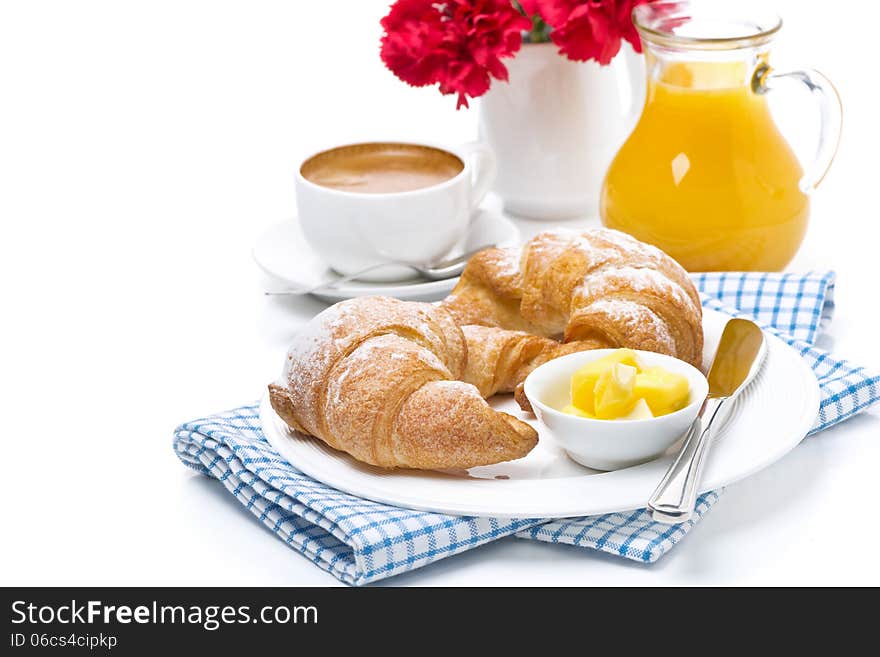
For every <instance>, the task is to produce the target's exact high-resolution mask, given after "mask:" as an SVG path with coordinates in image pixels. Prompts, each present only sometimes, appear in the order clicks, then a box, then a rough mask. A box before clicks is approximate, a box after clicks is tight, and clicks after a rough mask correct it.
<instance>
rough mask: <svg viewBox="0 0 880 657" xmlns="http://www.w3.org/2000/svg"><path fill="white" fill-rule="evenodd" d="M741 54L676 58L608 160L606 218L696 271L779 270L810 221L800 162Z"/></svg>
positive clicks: (650, 89) (603, 207) (603, 201)
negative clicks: (737, 58)
mask: <svg viewBox="0 0 880 657" xmlns="http://www.w3.org/2000/svg"><path fill="white" fill-rule="evenodd" d="M750 78H751V76H750V74H749V72H748V71H747V70H746V65H745V63H743V62H686V63H685V62H676V63H673V64H671V65H669V66H667V67H666V68H665V70H663V71H662V72H661V73H660V74H658V75H657V76H655V79H649V81H648V90H647V99H646V102H645V107H644V110H643V113H642V116H641V119H640V121H639V123H638V125H637V126H636V128H635V130H634V131H633V133H632V135H631V136H630V137H629V139H628V140H627V142H626V143H625V144H624V145H623V147H622V148H621V150H620V152H619V153H618V154H617V156H616V157H615V159H614V161H613V162H612V163H611V166H610V168H609V169H608V174H607V176H606V178H605V184H604V186H603V190H602V198H601V213H602V220H603V223H604V224H605V225H606V226H608V227H610V228H617V229H619V230H622V231H625V232H627V233H630V234H631V235H633V236H635V237H636V238H638V239H640V240H643V241H645V242H649V243H652V244H655V245H656V246H658V247H660V248H661V249H663V250H664V251H666V252H667V253H668V254H669V255H671V256H672V257H673V258H675V259H676V260H678V261H679V262H680V263H681V264H682V265H683V266H684V267H685V268H686V269H688V270H689V271H715V270H752V271H757V270H760V271H775V270H780V269H782V268H783V267H785V266H786V265H787V264H788V262H789V261H790V260H791V258H792V257H793V256H794V254H795V252H796V251H797V249H798V247H799V246H800V243H801V240H802V239H803V236H804V233H805V231H806V227H807V217H808V215H809V200H808V198H807V196H806V195H805V194H804V193H803V192H801V190H800V188H799V187H798V183H799V181H800V179H801V176H802V175H803V171H802V169H801V166H800V164H799V162H798V160H797V158H796V157H795V155H794V153H793V152H792V150H791V148H790V147H789V145H788V143H787V142H786V141H785V139H784V138H783V137H782V135H781V134H780V133H779V130H778V129H777V127H776V125H775V124H774V122H773V119H772V117H771V116H770V111H769V108H768V106H767V100H766V98H765V97H764V96H763V95H760V94H758V93H755V92H754V91H752V88H751V84H750Z"/></svg>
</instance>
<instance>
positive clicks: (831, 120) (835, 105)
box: [752, 65, 843, 194]
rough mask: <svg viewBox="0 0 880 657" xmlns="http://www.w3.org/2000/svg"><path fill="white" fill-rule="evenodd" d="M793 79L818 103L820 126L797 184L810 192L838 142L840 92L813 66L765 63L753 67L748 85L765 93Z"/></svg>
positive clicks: (841, 115) (834, 151) (840, 114)
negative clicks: (783, 67)
mask: <svg viewBox="0 0 880 657" xmlns="http://www.w3.org/2000/svg"><path fill="white" fill-rule="evenodd" d="M790 80H794V81H796V82H800V83H801V84H803V85H804V86H805V87H806V88H807V89H808V90H809V91H810V93H811V94H813V97H814V98H816V100H817V101H818V103H819V112H820V115H821V126H820V129H819V142H818V144H817V145H816V154H815V156H814V157H813V161H812V163H811V164H810V165H809V166H807V167H806V169H805V171H804V175H803V177H802V178H801V180H800V183H799V185H798V186H799V187H800V190H801V191H802V192H803V193H804V194H810V193H811V192H812V191H813V190H815V189H816V187H818V186H819V183H820V182H822V179H823V178H824V177H825V174H826V173H828V169H829V168H830V167H831V162H832V160H834V155H835V154H836V153H837V146H838V145H839V144H840V130H841V123H842V120H843V107H842V105H841V102H840V95H839V94H838V93H837V89H835V88H834V85H833V84H832V83H831V80H829V79H828V78H826V77H825V76H824V75H822V74H821V73H819V71H815V70H813V69H803V70H800V71H788V72H785V73H776V72H775V71H773V69H771V68H770V67H769V66H767V65H763V66H761V67H759V68H758V70H757V71H755V75H754V77H753V78H752V89H753V90H754V91H755V93H759V94H765V93H767V92H768V91H772V90H773V89H776V88H778V87H779V86H780V83H782V82H786V81H790Z"/></svg>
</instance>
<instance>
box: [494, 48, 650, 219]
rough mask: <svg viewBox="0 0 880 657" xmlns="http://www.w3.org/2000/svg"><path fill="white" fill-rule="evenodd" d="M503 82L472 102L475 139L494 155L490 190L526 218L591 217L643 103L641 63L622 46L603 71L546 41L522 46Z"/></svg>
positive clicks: (511, 211)
mask: <svg viewBox="0 0 880 657" xmlns="http://www.w3.org/2000/svg"><path fill="white" fill-rule="evenodd" d="M505 63H506V65H507V68H508V71H509V73H510V80H509V82H508V83H507V84H505V83H503V82H501V83H499V82H495V83H494V84H493V85H492V88H491V89H490V90H489V92H488V93H487V94H486V95H485V96H484V97H483V98H482V99H481V102H480V136H481V139H482V140H484V141H486V142H487V143H488V144H489V146H490V147H491V148H492V149H493V150H494V151H495V156H496V159H497V162H498V176H497V178H496V181H495V186H494V191H495V192H496V193H497V194H498V195H499V196H500V197H501V199H502V200H503V202H504V209H505V211H507V212H510V213H512V214H516V215H520V216H523V217H527V218H529V219H544V220H560V219H569V218H573V217H578V216H592V215H597V214H598V211H599V192H600V189H601V187H602V180H603V178H604V177H605V171H606V170H607V169H608V165H609V164H610V163H611V160H612V158H613V157H614V155H615V154H616V153H617V150H618V149H619V148H620V146H621V145H622V144H623V142H624V140H625V139H626V137H627V136H628V135H629V133H630V131H631V130H632V129H633V127H634V126H635V124H636V121H637V119H638V117H639V114H640V113H641V109H642V106H643V104H644V99H645V77H644V76H645V72H644V70H645V69H644V61H643V58H642V56H641V55H638V54H636V53H635V52H634V51H633V49H632V48H631V47H630V46H629V44H626V43H624V45H623V47H622V48H621V50H620V53H618V55H617V57H615V58H614V60H612V62H611V64H609V65H608V66H599V65H598V64H596V63H594V62H572V61H569V60H568V59H566V58H565V57H563V56H562V55H560V54H559V53H558V51H557V48H556V46H555V45H554V44H552V43H539V44H524V45H523V47H522V49H521V50H520V51H519V52H518V53H517V54H516V56H515V57H514V58H513V59H511V60H507V61H506V62H505Z"/></svg>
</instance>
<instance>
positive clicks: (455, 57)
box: [381, 0, 531, 107]
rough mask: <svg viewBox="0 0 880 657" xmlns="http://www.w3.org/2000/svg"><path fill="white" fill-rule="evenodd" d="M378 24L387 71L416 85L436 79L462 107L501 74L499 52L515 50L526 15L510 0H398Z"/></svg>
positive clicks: (526, 25) (504, 70)
mask: <svg viewBox="0 0 880 657" xmlns="http://www.w3.org/2000/svg"><path fill="white" fill-rule="evenodd" d="M382 27H383V28H384V29H385V34H384V36H383V37H382V48H381V56H382V61H383V62H385V65H386V66H387V67H388V68H389V69H390V70H391V72H392V73H394V74H395V75H396V76H397V77H399V78H400V79H401V80H403V81H404V82H406V83H408V84H411V85H413V86H416V87H422V86H425V85H429V84H439V87H440V91H441V92H442V93H444V94H458V103H457V104H456V107H461V106H462V105H463V106H465V107H467V106H468V102H467V99H468V97H471V98H475V97H477V96H481V95H483V94H484V93H486V91H487V90H488V89H489V85H490V83H491V78H493V77H494V78H495V79H498V80H507V68H506V67H505V66H504V64H502V63H501V58H502V57H510V56H512V55H513V54H514V53H516V51H517V50H519V48H520V45H521V44H522V32H523V31H524V30H528V29H529V28H530V27H531V21H530V20H529V19H527V18H526V17H525V16H523V15H522V14H521V13H520V12H519V11H517V10H516V9H515V8H514V7H513V5H512V4H511V2H510V0H446V1H445V2H437V1H436V0H398V1H397V2H396V3H394V5H393V6H392V7H391V11H390V12H389V14H388V15H387V16H386V17H385V18H383V19H382Z"/></svg>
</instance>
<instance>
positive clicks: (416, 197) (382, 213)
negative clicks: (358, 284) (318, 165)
mask: <svg viewBox="0 0 880 657" xmlns="http://www.w3.org/2000/svg"><path fill="white" fill-rule="evenodd" d="M373 146H375V147H381V146H391V147H394V146H398V147H401V148H402V149H404V150H406V149H426V150H430V151H441V152H442V153H444V154H445V155H446V156H449V155H451V156H453V157H454V158H456V159H457V160H458V161H459V162H460V164H461V170H460V171H459V172H458V173H457V174H454V175H452V176H451V177H449V178H448V179H445V180H442V182H437V183H436V184H430V185H428V186H425V187H418V188H416V189H411V190H409V191H390V192H376V191H352V189H350V188H347V189H339V188H338V187H332V186H329V185H328V184H319V183H317V182H313V181H312V180H310V179H308V178H307V177H306V176H305V175H304V174H303V171H304V169H306V168H307V165H309V163H310V162H314V161H316V158H319V157H326V155H327V154H331V153H332V154H333V157H337V155H336V153H337V152H343V151H345V150H346V149H358V148H361V149H364V148H366V149H370V148H372V147H373ZM342 157H345V155H343V156H342ZM312 166H313V167H314V165H312ZM401 166H402V167H406V166H407V165H406V162H405V161H404V160H401ZM404 170H405V169H404ZM313 177H314V176H313ZM494 179H495V157H494V155H493V154H492V151H491V150H490V149H489V148H488V147H487V146H485V145H483V144H480V143H471V144H465V145H463V146H461V147H459V148H447V147H438V146H434V145H432V144H422V143H408V142H407V143H404V142H369V143H364V144H350V145H346V146H340V147H337V148H333V149H328V150H325V151H321V152H319V153H316V154H315V155H312V156H311V157H309V158H306V160H304V162H303V164H302V165H301V166H300V168H299V170H298V171H297V176H296V205H297V211H298V214H299V222H300V226H301V228H302V231H303V235H304V236H305V238H306V240H307V241H308V243H309V244H310V245H311V247H312V248H313V249H314V250H315V252H316V253H317V254H318V255H319V256H320V257H321V258H322V259H323V260H324V261H325V262H326V263H327V264H328V265H329V266H330V267H331V268H332V269H334V270H335V271H337V272H339V273H340V274H353V273H355V272H358V271H360V270H362V269H365V268H367V267H370V266H372V265H376V264H379V263H383V262H389V261H395V262H405V263H412V264H416V265H424V264H426V263H430V262H433V261H436V260H437V259H440V258H442V257H443V256H444V255H446V254H447V253H449V251H450V250H451V249H452V247H453V246H455V244H456V243H457V242H458V241H459V240H461V239H462V238H463V237H464V236H465V235H466V234H467V231H468V228H469V225H470V222H471V218H472V217H473V216H474V214H475V212H474V210H475V209H476V208H477V206H478V205H479V203H480V201H482V199H483V197H484V196H485V195H486V192H487V191H488V190H489V188H490V187H491V185H492V183H493V182H494ZM354 187H355V189H356V185H355V186H354ZM412 275H413V271H412V270H411V269H409V268H407V267H403V266H395V265H392V266H388V267H382V268H380V269H376V270H373V271H371V272H369V273H368V274H365V275H364V276H363V277H362V278H363V280H369V281H392V280H401V279H403V278H409V277H411V276H412Z"/></svg>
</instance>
